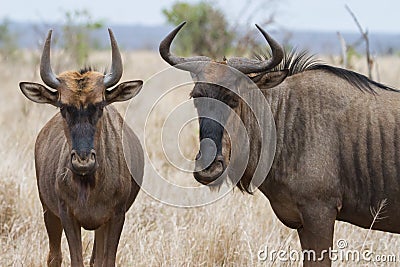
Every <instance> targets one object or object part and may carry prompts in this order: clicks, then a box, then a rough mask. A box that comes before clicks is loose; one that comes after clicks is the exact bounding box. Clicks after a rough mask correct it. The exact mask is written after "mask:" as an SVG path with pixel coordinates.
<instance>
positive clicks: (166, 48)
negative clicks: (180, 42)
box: [159, 21, 211, 72]
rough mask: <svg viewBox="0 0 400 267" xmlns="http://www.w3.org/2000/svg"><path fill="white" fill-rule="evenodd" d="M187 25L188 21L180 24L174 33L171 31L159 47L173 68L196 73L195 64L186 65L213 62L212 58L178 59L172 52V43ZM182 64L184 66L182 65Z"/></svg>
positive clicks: (161, 53)
mask: <svg viewBox="0 0 400 267" xmlns="http://www.w3.org/2000/svg"><path fill="white" fill-rule="evenodd" d="M185 24H186V21H184V22H182V23H181V24H179V25H178V26H177V27H176V28H175V29H174V30H173V31H171V32H170V33H169V34H168V35H167V36H166V37H165V38H164V40H162V41H161V43H160V46H159V51H160V55H161V57H162V58H163V59H164V60H165V61H166V62H167V63H168V64H170V65H171V66H174V67H176V68H178V69H181V70H186V71H191V72H195V71H196V69H195V67H196V66H195V65H193V64H184V63H189V62H196V61H211V59H210V58H208V57H205V56H195V57H178V56H175V55H173V54H171V52H170V47H171V43H172V41H173V40H174V38H175V36H176V35H177V34H178V32H179V30H180V29H182V27H183V26H184V25H185ZM180 64H182V65H180Z"/></svg>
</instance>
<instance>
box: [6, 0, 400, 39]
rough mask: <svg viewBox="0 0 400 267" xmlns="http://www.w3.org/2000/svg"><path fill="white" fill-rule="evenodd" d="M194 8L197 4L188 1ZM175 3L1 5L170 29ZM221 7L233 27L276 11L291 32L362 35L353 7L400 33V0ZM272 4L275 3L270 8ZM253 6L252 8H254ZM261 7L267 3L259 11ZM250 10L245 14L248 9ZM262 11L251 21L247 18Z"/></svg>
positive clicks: (10, 0)
mask: <svg viewBox="0 0 400 267" xmlns="http://www.w3.org/2000/svg"><path fill="white" fill-rule="evenodd" d="M184 1H186V2H191V3H195V2H198V0H184ZM175 2H176V0H162V1H161V0H158V1H157V0H140V1H138V0H125V1H123V0H91V1H87V0H34V1H29V0H28V1H27V0H0V19H2V18H4V17H7V18H9V19H11V20H17V21H31V22H61V21H62V18H63V14H64V13H65V11H67V10H77V9H88V10H89V11H90V14H92V16H93V18H94V19H104V20H105V22H106V25H109V24H142V25H160V24H165V18H164V17H163V15H162V12H161V10H162V9H163V8H168V7H170V6H171V5H172V4H173V3H175ZM208 2H210V3H212V4H213V5H215V6H217V7H218V8H220V9H221V10H222V11H223V12H224V13H225V15H226V17H227V18H228V21H229V22H230V23H233V22H234V21H237V20H238V19H239V20H240V22H241V24H242V25H244V26H249V27H250V26H252V25H246V24H247V23H248V24H250V23H251V24H254V23H260V22H262V21H263V20H265V19H266V18H267V17H269V14H271V12H273V11H275V13H276V15H275V21H276V25H277V26H279V27H283V28H285V29H287V30H299V29H300V30H329V31H341V32H345V31H358V29H357V27H356V25H355V23H354V21H353V19H352V18H351V16H350V15H349V13H348V12H347V10H346V9H345V8H344V5H345V4H348V5H349V6H350V8H351V9H352V10H353V12H354V13H355V14H356V15H357V17H358V19H359V21H360V23H361V24H362V26H363V27H364V28H368V30H369V31H370V32H390V33H400V1H399V0H380V1H371V0H250V1H244V0H209V1H208ZM271 2H272V3H271ZM249 3H250V4H249ZM260 3H265V4H264V5H262V7H259V5H260ZM248 6H250V8H249V9H248V10H247V11H246V8H247V7H248ZM254 9H255V10H258V11H257V15H256V16H255V17H253V18H252V19H251V20H250V21H248V22H246V21H244V19H243V18H244V17H247V18H248V17H249V16H248V15H246V13H248V12H251V11H252V10H254Z"/></svg>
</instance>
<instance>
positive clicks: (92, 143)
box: [20, 29, 144, 266]
mask: <svg viewBox="0 0 400 267" xmlns="http://www.w3.org/2000/svg"><path fill="white" fill-rule="evenodd" d="M51 33H52V31H51V30H50V31H49V34H48V36H47V39H46V42H45V45H44V49H43V53H42V56H41V62H40V75H41V77H42V80H43V82H44V83H45V84H46V85H48V86H49V87H51V88H53V89H55V90H50V89H48V88H46V87H45V86H43V85H41V84H37V83H31V82H21V83H20V88H21V90H22V92H23V93H24V95H25V96H26V97H27V98H29V99H30V100H32V101H34V102H37V103H48V104H51V105H53V106H56V107H58V108H59V109H60V112H58V113H57V114H56V115H55V116H54V117H53V118H52V119H50V121H49V122H47V124H46V125H45V126H44V127H43V129H42V130H41V131H40V133H39V135H38V137H37V140H36V145H35V167H36V176H37V183H38V188H39V197H40V200H41V202H42V206H43V211H44V221H45V225H46V230H47V233H48V237H49V247H50V252H49V255H48V259H47V264H48V265H49V266H61V262H62V255H61V235H62V231H63V230H64V231H65V235H66V237H67V240H68V245H69V250H70V255H71V265H72V266H83V259H82V241H81V227H83V228H85V229H88V230H95V240H94V246H93V252H92V257H91V260H90V264H91V265H94V266H114V265H115V257H116V253H117V247H118V243H119V238H120V235H121V231H122V227H123V224H124V220H125V213H126V211H127V210H128V209H129V207H130V206H131V205H132V203H133V201H134V200H135V198H136V195H137V194H138V192H139V189H140V184H141V181H142V177H143V167H144V159H143V150H142V147H141V145H140V142H139V139H138V138H137V136H136V135H135V134H134V132H133V131H132V130H131V129H130V128H129V126H127V125H126V124H125V123H124V121H123V119H122V117H121V115H120V114H119V113H118V112H117V110H116V109H115V108H114V107H112V105H110V104H111V103H113V102H117V101H126V100H128V99H131V98H132V97H134V96H135V95H136V94H137V93H138V92H139V91H140V89H141V87H142V84H143V82H142V81H140V80H136V81H128V82H123V83H120V84H118V85H116V84H117V83H118V81H119V80H120V78H121V76H122V71H123V67H122V58H121V54H120V52H119V49H118V45H117V42H116V40H115V38H114V35H113V33H112V31H111V30H110V29H109V34H110V39H111V47H112V64H111V70H110V72H109V73H105V74H103V73H100V72H97V71H94V70H91V69H90V68H87V69H82V70H81V71H67V72H63V73H61V74H59V75H58V76H57V75H55V74H54V73H53V71H52V68H51V65H50V44H51ZM115 85H116V86H115ZM113 86H115V87H114V88H112V89H109V88H111V87H113Z"/></svg>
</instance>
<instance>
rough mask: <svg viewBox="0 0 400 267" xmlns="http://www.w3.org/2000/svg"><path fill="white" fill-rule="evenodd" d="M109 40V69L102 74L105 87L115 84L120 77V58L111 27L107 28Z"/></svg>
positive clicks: (121, 69)
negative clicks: (110, 55) (110, 54)
mask: <svg viewBox="0 0 400 267" xmlns="http://www.w3.org/2000/svg"><path fill="white" fill-rule="evenodd" d="M108 33H109V34H110V41H111V53H112V59H111V70H110V72H109V73H107V74H106V75H105V76H104V85H105V87H106V88H110V87H111V86H114V85H116V84H117V83H118V82H119V80H120V79H121V77H122V71H123V68H122V58H121V53H120V52H119V48H118V44H117V41H116V40H115V37H114V34H113V32H112V30H111V29H108Z"/></svg>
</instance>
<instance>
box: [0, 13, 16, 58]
mask: <svg viewBox="0 0 400 267" xmlns="http://www.w3.org/2000/svg"><path fill="white" fill-rule="evenodd" d="M17 50H18V43H17V36H16V35H15V34H13V33H12V32H11V31H10V21H9V20H8V19H7V18H5V19H3V21H2V22H1V23H0V55H1V57H2V59H4V60H7V59H9V58H14V57H15V56H16V53H17Z"/></svg>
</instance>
